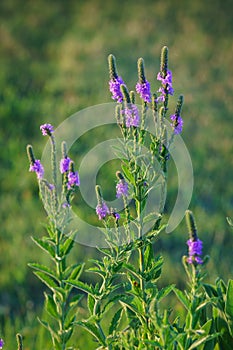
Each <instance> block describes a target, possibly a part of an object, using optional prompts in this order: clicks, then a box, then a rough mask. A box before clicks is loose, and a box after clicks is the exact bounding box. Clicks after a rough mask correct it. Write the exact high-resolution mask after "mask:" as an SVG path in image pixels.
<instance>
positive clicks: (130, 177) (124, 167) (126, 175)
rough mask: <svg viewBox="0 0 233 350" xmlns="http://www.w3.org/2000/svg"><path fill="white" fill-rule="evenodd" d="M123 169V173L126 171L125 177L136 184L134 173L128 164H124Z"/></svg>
mask: <svg viewBox="0 0 233 350" xmlns="http://www.w3.org/2000/svg"><path fill="white" fill-rule="evenodd" d="M121 168H122V170H123V173H124V176H125V178H126V179H127V180H128V181H129V182H130V183H131V184H132V185H134V184H135V180H134V176H133V174H132V172H131V171H130V169H129V168H128V167H127V166H126V165H123V164H122V166H121Z"/></svg>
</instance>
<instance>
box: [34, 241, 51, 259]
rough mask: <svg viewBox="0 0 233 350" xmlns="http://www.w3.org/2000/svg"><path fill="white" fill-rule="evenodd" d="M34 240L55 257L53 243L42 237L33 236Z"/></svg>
mask: <svg viewBox="0 0 233 350" xmlns="http://www.w3.org/2000/svg"><path fill="white" fill-rule="evenodd" d="M32 240H33V241H34V242H35V243H36V244H37V245H38V246H39V247H40V248H41V249H42V250H44V251H45V252H46V253H48V254H49V255H50V256H51V257H52V258H55V251H54V248H53V247H52V245H51V244H50V243H48V242H46V241H43V240H42V239H39V238H35V237H32Z"/></svg>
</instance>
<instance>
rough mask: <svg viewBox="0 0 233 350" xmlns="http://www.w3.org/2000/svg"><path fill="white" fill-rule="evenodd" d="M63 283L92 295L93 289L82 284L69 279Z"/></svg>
mask: <svg viewBox="0 0 233 350" xmlns="http://www.w3.org/2000/svg"><path fill="white" fill-rule="evenodd" d="M64 282H65V283H67V284H69V285H71V286H73V287H74V288H77V289H80V290H82V291H83V292H86V293H90V294H93V292H94V291H93V288H92V287H91V286H89V285H88V284H86V283H84V282H81V281H76V280H71V279H69V280H66V281H64Z"/></svg>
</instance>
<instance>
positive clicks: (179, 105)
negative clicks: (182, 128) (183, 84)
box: [175, 95, 184, 116]
mask: <svg viewBox="0 0 233 350" xmlns="http://www.w3.org/2000/svg"><path fill="white" fill-rule="evenodd" d="M183 103H184V96H183V95H180V96H179V98H178V101H177V105H176V110H175V115H177V116H178V115H180V114H181V109H182V106H183Z"/></svg>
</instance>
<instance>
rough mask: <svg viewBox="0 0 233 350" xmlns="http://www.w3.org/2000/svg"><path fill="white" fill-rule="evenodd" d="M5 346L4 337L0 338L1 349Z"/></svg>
mask: <svg viewBox="0 0 233 350" xmlns="http://www.w3.org/2000/svg"><path fill="white" fill-rule="evenodd" d="M3 346H4V341H3V339H0V349H2V348H3Z"/></svg>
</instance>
